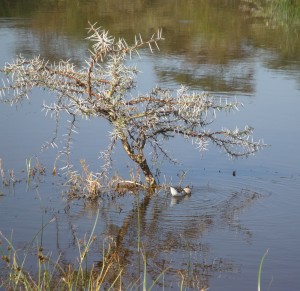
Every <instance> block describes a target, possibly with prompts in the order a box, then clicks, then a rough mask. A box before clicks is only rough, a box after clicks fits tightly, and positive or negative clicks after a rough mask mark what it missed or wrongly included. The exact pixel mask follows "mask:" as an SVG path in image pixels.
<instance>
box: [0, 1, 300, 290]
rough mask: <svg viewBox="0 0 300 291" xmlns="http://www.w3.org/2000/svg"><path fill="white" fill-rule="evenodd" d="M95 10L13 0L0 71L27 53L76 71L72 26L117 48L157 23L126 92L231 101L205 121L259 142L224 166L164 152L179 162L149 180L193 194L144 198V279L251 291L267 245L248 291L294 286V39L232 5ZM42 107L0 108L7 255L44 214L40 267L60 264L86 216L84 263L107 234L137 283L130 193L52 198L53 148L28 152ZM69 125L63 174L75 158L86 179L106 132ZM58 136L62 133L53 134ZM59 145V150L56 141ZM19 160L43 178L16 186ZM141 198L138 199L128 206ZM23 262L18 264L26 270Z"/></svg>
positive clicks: (186, 152)
mask: <svg viewBox="0 0 300 291" xmlns="http://www.w3.org/2000/svg"><path fill="white" fill-rule="evenodd" d="M100 2H101V1H100ZM100 2H99V1H98V2H93V1H81V2H80V3H76V4H75V3H73V1H72V3H67V1H61V2H59V3H54V2H53V3H52V4H51V3H47V2H46V1H45V2H43V1H42V3H41V4H36V3H34V2H31V1H28V5H26V7H23V6H22V2H21V1H20V2H18V1H17V2H15V3H14V4H9V5H10V6H5V7H4V8H5V9H2V10H1V11H2V12H1V18H0V65H1V66H3V64H4V63H5V62H6V61H10V60H11V59H12V58H13V57H14V56H15V55H16V54H18V53H22V54H23V55H25V56H27V57H31V56H33V55H35V54H40V55H41V56H42V57H46V58H49V59H50V60H59V59H62V58H72V59H74V61H75V62H76V63H77V64H80V62H81V58H82V56H85V55H87V48H88V45H87V44H86V42H85V41H84V37H85V33H86V31H85V30H84V28H85V27H87V21H88V20H90V21H91V22H95V21H98V23H99V24H100V25H102V26H103V27H105V28H107V29H109V30H110V31H111V32H112V33H115V34H116V35H117V36H120V35H123V36H124V37H126V39H127V40H128V41H130V40H131V39H133V36H134V34H135V33H138V32H141V34H142V35H143V36H145V37H146V36H147V35H150V34H152V33H153V32H154V31H155V29H156V28H158V27H162V28H163V32H164V37H165V38H166V40H165V41H164V42H163V43H161V46H160V48H161V51H160V52H156V53H155V54H149V53H148V52H146V51H145V52H143V53H142V59H140V60H139V59H138V58H136V59H134V60H133V61H134V62H136V63H137V65H138V67H139V68H140V69H141V71H142V73H141V74H140V75H139V77H138V81H139V86H140V87H139V90H140V91H141V92H146V91H147V90H149V89H150V88H152V87H153V86H155V84H156V83H158V84H159V85H160V86H168V87H171V88H178V86H179V85H180V84H184V85H187V86H190V87H191V89H193V90H206V91H210V92H212V93H214V94H216V95H224V96H227V97H228V98H237V100H239V101H241V102H243V103H244V107H243V108H241V109H240V111H239V112H237V113H234V114H233V115H219V117H218V119H217V125H220V126H222V125H224V126H226V127H235V125H238V126H240V127H243V126H244V125H245V124H250V125H251V126H253V127H254V128H255V137H256V138H263V139H264V141H265V142H266V143H268V144H270V147H267V148H266V149H264V150H263V151H261V152H259V153H258V154H257V155H256V156H255V157H251V158H249V159H245V160H228V159H227V157H226V156H225V155H224V154H223V153H220V152H219V151H218V150H216V149H214V148H213V147H211V148H210V149H209V151H207V152H205V153H203V155H202V154H201V153H200V154H199V152H198V151H197V150H196V149H194V148H193V146H192V145H190V144H188V143H186V142H184V141H181V140H179V139H175V140H172V141H170V142H169V143H168V144H167V147H168V149H169V150H170V151H172V153H173V156H174V157H176V158H177V159H178V160H179V161H180V162H181V164H179V165H177V166H173V165H169V164H167V163H164V164H163V165H162V167H161V171H162V173H163V174H164V175H165V176H166V177H167V180H168V181H169V180H170V179H172V181H173V182H174V184H176V183H177V182H178V176H177V174H178V173H180V171H182V170H184V171H187V174H186V177H185V182H186V183H190V184H191V185H193V193H192V195H191V197H186V199H182V200H176V201H173V200H172V199H171V198H170V196H169V195H168V192H167V191H163V190H161V191H160V192H159V193H158V194H157V195H155V196H154V197H153V198H152V199H150V200H148V199H144V204H143V207H142V208H141V209H140V217H141V220H140V223H141V226H140V229H141V233H140V235H141V244H142V247H143V249H144V250H145V252H146V253H147V260H148V279H149V280H150V279H152V280H153V279H154V278H156V277H157V276H158V274H159V273H160V272H161V271H162V270H163V269H164V268H166V267H170V269H169V270H168V271H167V272H166V274H165V278H164V284H165V286H166V289H171V288H173V289H174V290H176V289H178V288H179V287H178V284H179V282H180V281H181V276H180V275H179V272H181V274H186V275H187V276H186V277H185V278H186V280H185V284H186V288H190V289H191V290H193V289H195V290H197V289H199V288H200V287H201V288H203V287H210V290H241V288H243V289H244V290H253V289H255V288H256V285H257V272H258V266H259V262H260V259H261V257H262V255H263V254H264V253H265V251H266V250H267V249H269V253H268V255H267V257H266V260H265V262H264V266H263V274H262V289H267V288H268V285H269V283H270V282H271V290H297V288H298V286H299V283H300V281H299V276H298V273H299V263H300V259H299V257H300V256H299V255H300V253H299V250H298V244H299V240H300V235H299V229H298V228H299V227H298V224H299V221H300V220H299V219H300V215H299V211H298V205H299V202H300V201H299V189H300V167H299V165H300V156H299V154H298V144H299V136H300V135H299V133H300V127H299V125H300V115H299V113H298V111H299V110H298V108H299V105H300V104H299V103H300V98H299V96H300V94H299V88H300V86H299V81H300V74H299V72H300V70H299V67H300V57H299V51H300V43H299V35H298V32H297V30H296V31H295V30H289V29H287V28H284V27H272V28H270V27H269V26H267V25H266V23H265V22H264V21H263V20H262V19H255V18H251V17H249V15H247V13H241V11H240V10H239V9H238V6H239V3H238V2H237V1H231V2H230V3H223V2H221V3H220V1H210V2H207V1H189V2H186V1H176V3H175V4H174V3H171V2H170V1H162V2H160V3H159V4H155V3H154V4H150V3H149V4H148V3H144V2H142V1H138V0H136V1H133V2H132V1H129V2H128V1H122V5H120V2H119V1H109V2H105V3H104V2H103V3H100ZM127 2H128V3H127ZM2 5H4V4H2ZM5 5H8V4H5ZM124 13H125V14H124ZM124 15H126V17H124ZM54 20H55V21H54ZM50 98H51V96H49V95H44V94H41V92H39V91H34V92H33V94H32V99H31V100H30V101H29V102H25V103H23V104H22V105H20V106H18V108H15V107H9V106H4V105H1V106H0V132H1V143H0V158H1V159H2V166H3V168H4V170H5V171H6V172H5V174H6V176H7V175H8V170H9V169H13V170H14V173H15V176H16V179H20V180H21V182H20V183H16V184H15V186H14V187H12V186H10V187H3V188H2V190H1V193H2V194H1V196H0V231H1V232H2V233H4V234H5V235H6V236H7V237H10V234H11V231H12V230H13V242H14V245H15V247H16V248H19V249H26V248H27V247H28V242H30V241H31V240H32V239H33V238H34V236H35V235H36V233H37V232H38V230H39V229H40V228H41V226H42V223H46V222H47V221H49V220H51V219H52V218H53V217H55V218H56V220H55V221H54V222H52V223H50V224H49V225H48V226H47V227H46V229H45V231H44V233H43V245H44V248H45V249H46V250H49V251H51V252H52V255H53V256H54V257H55V256H56V255H58V254H59V253H61V254H62V255H63V257H64V260H65V261H66V262H74V261H75V257H76V256H77V255H78V251H77V242H76V239H77V238H83V237H84V235H85V234H86V233H89V232H90V231H91V229H92V225H93V223H94V220H95V217H96V212H97V210H98V209H99V211H100V214H99V222H98V224H97V228H96V233H97V236H98V238H99V241H98V242H97V244H96V246H95V247H94V249H93V256H92V261H94V262H97V261H100V260H101V250H102V240H103V239H104V240H107V239H108V238H109V237H114V238H115V239H116V240H117V241H118V246H119V251H120V254H122V255H123V258H124V262H123V263H124V269H125V270H127V271H128V274H131V275H132V276H133V277H134V278H138V277H139V274H137V272H138V268H137V261H138V258H137V236H138V228H137V226H138V220H137V213H138V212H137V209H136V207H135V205H136V197H135V196H134V195H129V194H128V195H126V196H125V197H123V198H119V199H117V200H116V201H111V200H105V199H103V200H101V201H100V202H99V205H98V206H97V205H93V204H84V203H83V202H82V201H80V200H79V201H77V200H76V201H71V202H68V201H67V200H66V197H65V195H64V193H63V189H64V188H63V187H62V185H61V184H62V183H64V182H65V177H64V176H61V175H59V176H58V177H52V176H51V171H52V167H53V161H54V159H55V154H56V150H55V149H50V150H48V151H44V152H40V147H41V145H43V144H44V143H45V142H46V141H47V140H49V139H51V137H52V132H53V131H54V129H55V124H54V120H52V119H50V118H49V117H46V118H45V117H44V113H42V112H41V105H42V103H43V100H49V99H50ZM79 127H80V133H79V134H78V135H76V136H75V143H74V148H73V154H72V159H73V161H74V164H75V165H77V166H79V159H81V158H85V159H86V160H87V162H88V164H90V166H91V168H92V169H99V168H100V166H101V161H100V160H98V159H96V158H97V157H98V155H99V152H100V151H101V149H102V150H103V149H105V148H106V146H107V144H108V141H107V138H106V137H107V135H106V134H104V135H102V134H101V133H103V132H104V133H106V132H107V130H109V127H108V125H107V124H105V123H101V122H99V121H97V120H90V121H87V122H81V123H80V124H79ZM59 130H60V133H61V134H63V133H65V131H66V129H65V126H64V125H62V126H61V127H60V129H59ZM95 132H97V133H99V132H100V133H99V134H96V135H95ZM59 146H60V147H62V146H63V139H61V141H60V143H59ZM30 157H32V163H34V164H35V163H36V157H37V158H38V161H39V162H40V163H42V165H43V167H45V170H46V175H37V176H36V178H35V179H32V181H31V183H30V187H29V189H28V190H26V183H25V180H26V170H25V169H26V165H25V160H26V159H28V158H30ZM115 157H116V162H115V167H116V168H117V169H118V170H119V172H120V173H121V174H122V175H124V176H127V171H128V168H127V166H128V163H129V161H128V159H127V158H126V157H125V156H124V154H123V153H122V150H121V148H117V149H116V153H115ZM233 171H236V176H233V175H232V173H233ZM161 180H163V178H161ZM143 197H144V194H143V193H140V197H139V199H140V200H141V201H142V200H143ZM38 238H39V241H40V236H38ZM32 252H34V251H32ZM33 264H34V263H33V261H30V260H28V266H29V268H30V267H31V268H32V265H33ZM124 277H125V276H124ZM129 278H130V275H128V280H130V279H129ZM124 280H125V281H126V279H124ZM156 289H157V290H159V289H161V286H159V285H157V286H156Z"/></svg>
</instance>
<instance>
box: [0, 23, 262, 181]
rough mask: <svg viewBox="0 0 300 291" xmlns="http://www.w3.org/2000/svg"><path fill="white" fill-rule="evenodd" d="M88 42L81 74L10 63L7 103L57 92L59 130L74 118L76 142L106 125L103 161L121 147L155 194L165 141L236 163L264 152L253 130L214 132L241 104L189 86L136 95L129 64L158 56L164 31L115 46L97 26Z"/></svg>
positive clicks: (42, 63) (65, 65) (60, 66)
mask: <svg viewBox="0 0 300 291" xmlns="http://www.w3.org/2000/svg"><path fill="white" fill-rule="evenodd" d="M88 35H89V36H88V37H87V39H88V40H90V41H91V42H92V43H93V45H92V49H91V50H90V57H89V59H88V60H87V61H86V65H85V66H83V67H82V68H76V66H75V65H74V64H73V63H72V62H71V61H69V60H68V61H60V62H59V63H57V64H55V63H54V64H50V63H49V62H48V61H46V60H44V59H41V58H40V57H34V58H33V59H25V58H23V57H22V56H19V57H17V58H16V59H15V60H14V61H13V62H12V63H7V64H6V65H5V67H4V68H3V69H2V72H4V73H5V74H6V75H7V77H6V79H5V78H4V79H3V83H4V86H3V87H2V88H1V89H0V94H1V96H0V97H1V98H2V101H4V102H10V103H12V104H14V103H16V102H20V101H21V100H23V99H24V98H29V96H28V94H29V92H30V91H31V90H32V89H33V88H34V87H38V88H42V89H45V90H48V91H53V92H55V94H53V96H54V98H55V99H54V101H53V102H52V103H51V104H47V105H46V104H44V105H43V106H44V109H45V110H46V111H47V112H51V114H52V115H53V116H55V118H56V121H57V123H58V121H59V116H60V114H61V113H62V112H67V113H68V114H69V115H70V116H71V118H72V122H71V128H70V139H71V131H72V130H74V126H75V120H76V118H77V117H84V118H91V117H99V118H104V119H106V120H107V121H108V122H109V123H110V124H111V125H112V127H113V131H112V132H111V134H110V135H111V145H110V147H109V148H108V150H107V151H104V152H103V155H104V156H105V157H106V158H107V159H110V158H111V154H112V149H113V147H114V146H115V144H116V143H117V142H118V141H120V142H121V144H122V146H123V148H124V150H125V152H126V153H127V155H128V156H129V158H130V159H131V160H132V161H134V163H135V164H137V165H138V166H139V168H140V170H141V171H142V173H143V174H144V176H145V181H146V184H147V185H148V186H149V187H154V186H156V184H157V181H156V179H155V177H154V175H153V169H152V168H151V167H150V165H149V163H148V160H147V159H146V155H145V149H146V147H151V148H152V151H151V152H152V154H153V155H154V157H158V156H159V155H162V156H163V157H166V158H170V157H169V154H168V153H167V152H166V150H165V149H164V141H165V140H166V139H169V138H172V137H174V136H175V135H179V136H182V137H184V138H186V139H190V140H192V141H193V142H194V144H195V145H196V147H198V148H199V150H205V149H206V148H207V146H208V144H209V143H212V144H215V145H216V146H218V147H220V148H222V149H223V150H224V151H225V152H226V153H227V154H228V155H229V156H230V157H242V156H248V155H251V154H254V153H255V152H256V151H258V150H259V149H260V148H261V147H262V146H264V144H263V143H262V142H261V141H253V139H252V137H251V136H252V130H253V129H252V128H251V127H248V126H246V127H245V128H244V129H242V130H240V129H234V130H230V129H221V130H218V131H212V130H210V129H209V125H210V124H211V123H212V122H213V121H214V120H215V118H216V112H217V111H232V110H237V109H238V106H239V104H238V103H237V102H228V101H227V100H226V99H220V98H215V97H214V96H211V95H210V94H208V93H199V92H190V91H189V90H188V89H187V88H186V87H184V86H182V87H180V88H179V89H178V90H177V91H176V92H174V91H172V90H169V89H162V88H158V87H156V88H154V89H153V90H152V92H150V93H148V94H143V95H142V94H140V93H136V95H134V92H136V91H134V90H133V89H134V88H135V87H136V81H135V80H136V75H137V73H138V70H137V69H136V68H135V67H132V66H128V65H127V64H126V61H127V60H128V58H131V56H132V54H133V53H137V54H138V50H139V49H140V48H141V47H143V46H149V49H150V50H151V52H152V51H153V49H158V45H157V42H158V41H160V40H162V39H163V38H162V35H161V31H158V32H157V33H156V34H154V35H153V36H152V37H151V38H150V39H149V40H147V41H143V40H142V37H141V36H138V37H136V38H135V42H134V44H133V45H128V44H127V43H126V41H125V40H124V39H118V40H115V38H113V37H112V36H110V35H109V34H108V32H107V31H105V30H102V29H101V28H98V27H96V26H95V24H94V25H92V24H90V27H89V31H88ZM55 138H56V136H55V137H54V139H53V141H52V144H53V145H55ZM70 139H69V141H70ZM68 152H69V147H68V146H67V147H66V153H68ZM153 160H155V159H152V161H153Z"/></svg>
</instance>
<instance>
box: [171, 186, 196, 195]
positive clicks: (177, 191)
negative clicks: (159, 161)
mask: <svg viewBox="0 0 300 291" xmlns="http://www.w3.org/2000/svg"><path fill="white" fill-rule="evenodd" d="M170 193H171V195H172V197H183V196H185V195H190V194H191V193H192V189H191V188H190V187H189V186H186V187H184V188H181V187H172V186H170Z"/></svg>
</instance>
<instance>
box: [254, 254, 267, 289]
mask: <svg viewBox="0 0 300 291" xmlns="http://www.w3.org/2000/svg"><path fill="white" fill-rule="evenodd" d="M268 252H269V249H267V250H266V252H265V253H264V255H263V256H262V258H261V260H260V264H259V268H258V279H257V291H260V279H261V272H262V265H263V262H264V259H265V257H266V255H267V254H268Z"/></svg>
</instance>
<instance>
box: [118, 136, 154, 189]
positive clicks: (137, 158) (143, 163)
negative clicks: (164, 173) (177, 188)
mask: <svg viewBox="0 0 300 291" xmlns="http://www.w3.org/2000/svg"><path fill="white" fill-rule="evenodd" d="M121 141H122V145H123V148H124V150H125V152H126V153H127V155H128V156H129V157H130V158H131V159H132V160H133V161H134V162H135V163H137V164H138V165H139V167H140V169H141V170H142V172H143V174H144V176H145V179H146V182H147V184H148V186H149V188H153V187H155V186H156V185H157V183H156V181H155V178H154V176H153V174H152V172H151V170H150V168H149V165H148V163H147V160H146V158H145V156H144V153H143V149H142V148H140V149H138V150H139V153H138V154H135V153H134V152H133V149H132V147H131V146H130V145H129V143H128V141H127V138H126V137H124V138H122V139H121Z"/></svg>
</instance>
